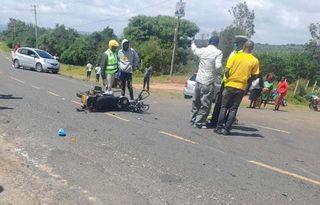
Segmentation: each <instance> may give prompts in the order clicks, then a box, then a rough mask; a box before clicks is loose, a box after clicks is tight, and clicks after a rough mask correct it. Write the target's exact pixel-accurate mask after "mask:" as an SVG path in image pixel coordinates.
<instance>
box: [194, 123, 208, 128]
mask: <svg viewBox="0 0 320 205" xmlns="http://www.w3.org/2000/svg"><path fill="white" fill-rule="evenodd" d="M193 126H194V127H195V128H198V129H208V127H207V126H206V125H203V124H194V125H193Z"/></svg>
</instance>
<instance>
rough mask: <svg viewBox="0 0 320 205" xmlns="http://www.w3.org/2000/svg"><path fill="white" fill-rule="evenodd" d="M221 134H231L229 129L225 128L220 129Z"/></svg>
mask: <svg viewBox="0 0 320 205" xmlns="http://www.w3.org/2000/svg"><path fill="white" fill-rule="evenodd" d="M222 134H223V135H225V136H228V135H231V133H230V131H229V130H226V129H223V130H222Z"/></svg>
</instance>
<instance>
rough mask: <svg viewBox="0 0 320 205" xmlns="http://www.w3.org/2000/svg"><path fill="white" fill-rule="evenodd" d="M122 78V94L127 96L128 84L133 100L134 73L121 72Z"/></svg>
mask: <svg viewBox="0 0 320 205" xmlns="http://www.w3.org/2000/svg"><path fill="white" fill-rule="evenodd" d="M120 80H121V95H122V96H125V94H126V85H127V87H128V90H129V94H130V100H133V88H132V73H126V72H121V73H120Z"/></svg>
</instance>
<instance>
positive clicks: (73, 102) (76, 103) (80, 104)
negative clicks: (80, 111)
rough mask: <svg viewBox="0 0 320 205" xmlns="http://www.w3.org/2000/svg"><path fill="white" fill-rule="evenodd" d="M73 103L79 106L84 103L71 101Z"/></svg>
mask: <svg viewBox="0 0 320 205" xmlns="http://www.w3.org/2000/svg"><path fill="white" fill-rule="evenodd" d="M71 102H72V103H74V104H77V105H82V103H79V102H77V101H74V100H71Z"/></svg>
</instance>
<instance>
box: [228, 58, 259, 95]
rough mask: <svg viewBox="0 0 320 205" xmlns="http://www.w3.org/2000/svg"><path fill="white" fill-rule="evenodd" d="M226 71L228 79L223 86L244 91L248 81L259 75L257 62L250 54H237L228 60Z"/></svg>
mask: <svg viewBox="0 0 320 205" xmlns="http://www.w3.org/2000/svg"><path fill="white" fill-rule="evenodd" d="M226 70H227V71H229V77H228V78H227V79H226V81H225V86H226V87H233V88H237V89H240V90H245V89H246V86H247V83H248V79H249V78H250V77H251V76H252V75H258V74H259V71H260V68H259V60H258V59H257V58H256V57H254V56H253V55H252V54H251V53H244V52H239V53H236V54H234V55H233V56H232V57H231V58H229V59H228V62H227V66H226Z"/></svg>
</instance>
